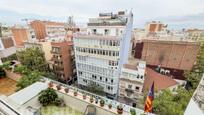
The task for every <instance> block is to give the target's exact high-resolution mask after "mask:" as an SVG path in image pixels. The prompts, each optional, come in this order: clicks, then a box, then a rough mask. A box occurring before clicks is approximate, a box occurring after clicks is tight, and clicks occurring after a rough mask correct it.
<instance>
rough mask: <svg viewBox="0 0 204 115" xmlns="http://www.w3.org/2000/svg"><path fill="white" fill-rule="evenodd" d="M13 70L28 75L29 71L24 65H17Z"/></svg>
mask: <svg viewBox="0 0 204 115" xmlns="http://www.w3.org/2000/svg"><path fill="white" fill-rule="evenodd" d="M14 72H17V73H21V74H25V75H28V74H29V73H30V72H31V71H30V70H29V69H28V68H27V67H26V66H23V65H19V66H17V67H15V68H14Z"/></svg>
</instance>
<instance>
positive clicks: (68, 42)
mask: <svg viewBox="0 0 204 115" xmlns="http://www.w3.org/2000/svg"><path fill="white" fill-rule="evenodd" d="M51 45H52V46H72V45H73V42H70V41H63V42H51Z"/></svg>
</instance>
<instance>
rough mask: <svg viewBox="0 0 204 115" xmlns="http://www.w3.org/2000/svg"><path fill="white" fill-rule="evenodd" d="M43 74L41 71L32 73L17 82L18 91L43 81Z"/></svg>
mask: <svg viewBox="0 0 204 115" xmlns="http://www.w3.org/2000/svg"><path fill="white" fill-rule="evenodd" d="M41 75H42V73H41V72H39V71H32V72H31V73H30V74H28V75H26V74H25V75H23V76H22V78H21V79H20V80H19V81H18V82H17V85H16V86H17V91H19V90H21V89H23V88H25V87H27V86H29V85H31V84H33V83H35V82H36V81H39V80H40V79H41Z"/></svg>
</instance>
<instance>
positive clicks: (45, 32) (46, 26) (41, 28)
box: [30, 20, 66, 40]
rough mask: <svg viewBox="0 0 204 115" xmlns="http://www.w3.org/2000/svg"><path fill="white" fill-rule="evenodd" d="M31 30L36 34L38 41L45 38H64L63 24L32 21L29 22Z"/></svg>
mask: <svg viewBox="0 0 204 115" xmlns="http://www.w3.org/2000/svg"><path fill="white" fill-rule="evenodd" d="M30 26H31V28H32V29H33V30H34V32H35V34H36V38H37V39H38V40H44V39H45V38H46V37H48V38H49V37H51V38H52V37H61V36H62V37H63V38H64V37H65V36H66V35H65V33H66V31H65V28H64V26H65V23H60V22H51V21H40V20H34V21H31V22H30Z"/></svg>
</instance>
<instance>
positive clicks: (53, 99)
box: [38, 88, 60, 106]
mask: <svg viewBox="0 0 204 115" xmlns="http://www.w3.org/2000/svg"><path fill="white" fill-rule="evenodd" d="M39 94H40V96H39V98H38V101H39V102H40V104H42V105H43V106H47V105H49V104H55V103H56V104H57V105H58V104H59V101H60V100H59V98H58V95H57V93H56V92H55V90H54V89H52V88H48V89H46V90H43V91H41V92H40V93H39Z"/></svg>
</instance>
